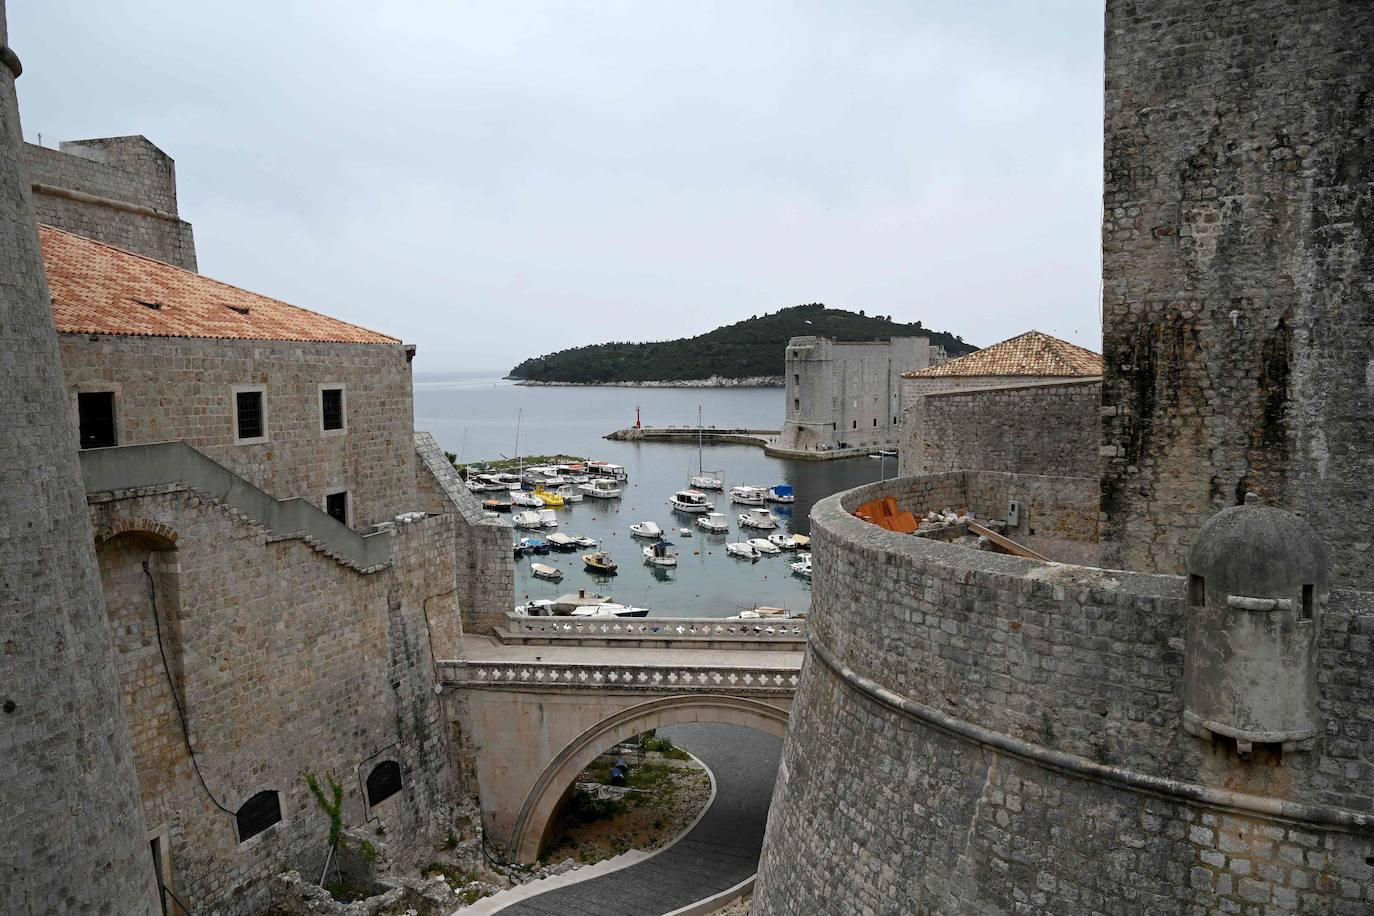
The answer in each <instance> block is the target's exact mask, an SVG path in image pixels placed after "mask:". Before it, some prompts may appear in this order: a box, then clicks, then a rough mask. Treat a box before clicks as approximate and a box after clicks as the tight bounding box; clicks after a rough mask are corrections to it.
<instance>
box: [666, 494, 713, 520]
mask: <svg viewBox="0 0 1374 916" xmlns="http://www.w3.org/2000/svg"><path fill="white" fill-rule="evenodd" d="M668 503H669V505H671V506H672V507H673V508H674V509H676V510H677V511H678V512H690V513H692V514H694V515H695V514H699V513H702V512H710V511H711V510H712V509H714V508H715V506H713V505H711V504H710V503H709V502H707V501H706V494H705V493H702V492H701V491H699V490H678V491H677V492H676V493H674V494H673V495H672V496H670V497H669V498H668Z"/></svg>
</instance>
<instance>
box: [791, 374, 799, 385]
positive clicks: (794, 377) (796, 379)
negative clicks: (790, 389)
mask: <svg viewBox="0 0 1374 916" xmlns="http://www.w3.org/2000/svg"><path fill="white" fill-rule="evenodd" d="M792 384H793V385H800V384H801V373H799V372H794V373H792Z"/></svg>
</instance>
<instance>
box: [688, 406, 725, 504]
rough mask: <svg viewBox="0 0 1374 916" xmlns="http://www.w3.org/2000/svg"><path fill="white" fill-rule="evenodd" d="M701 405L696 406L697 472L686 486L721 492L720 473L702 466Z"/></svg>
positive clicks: (723, 485) (722, 484) (723, 486)
mask: <svg viewBox="0 0 1374 916" xmlns="http://www.w3.org/2000/svg"><path fill="white" fill-rule="evenodd" d="M701 430H702V426H701V405H700V404H698V405H697V472H696V473H695V474H693V475H692V476H691V477H690V478H688V480H687V485H688V486H690V487H692V488H693V489H695V490H723V489H725V483H724V482H723V481H722V480H721V479H720V472H718V471H708V470H706V469H705V467H704V466H703V461H702V448H701V436H702V432H701Z"/></svg>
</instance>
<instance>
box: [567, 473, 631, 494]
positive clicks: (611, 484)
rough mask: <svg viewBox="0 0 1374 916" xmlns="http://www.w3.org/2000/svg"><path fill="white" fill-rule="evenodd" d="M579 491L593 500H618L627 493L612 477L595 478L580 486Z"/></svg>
mask: <svg viewBox="0 0 1374 916" xmlns="http://www.w3.org/2000/svg"><path fill="white" fill-rule="evenodd" d="M577 489H578V490H579V491H580V492H581V493H583V494H584V495H586V496H590V497H592V498H593V499H616V498H617V497H619V496H620V494H621V493H623V492H625V491H624V490H623V489H621V487H620V484H619V483H617V482H616V481H615V479H614V478H611V477H594V478H592V479H591V480H589V481H587V482H586V483H583V484H578V486H577Z"/></svg>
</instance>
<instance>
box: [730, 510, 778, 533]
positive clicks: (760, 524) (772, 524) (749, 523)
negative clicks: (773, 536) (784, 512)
mask: <svg viewBox="0 0 1374 916" xmlns="http://www.w3.org/2000/svg"><path fill="white" fill-rule="evenodd" d="M739 525H740V527H741V528H757V529H759V530H762V531H769V530H772V529H773V528H776V527H778V520H777V519H776V518H774V517H773V513H772V512H769V511H768V510H767V509H750V510H749V511H748V512H742V513H740V516H739Z"/></svg>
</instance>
